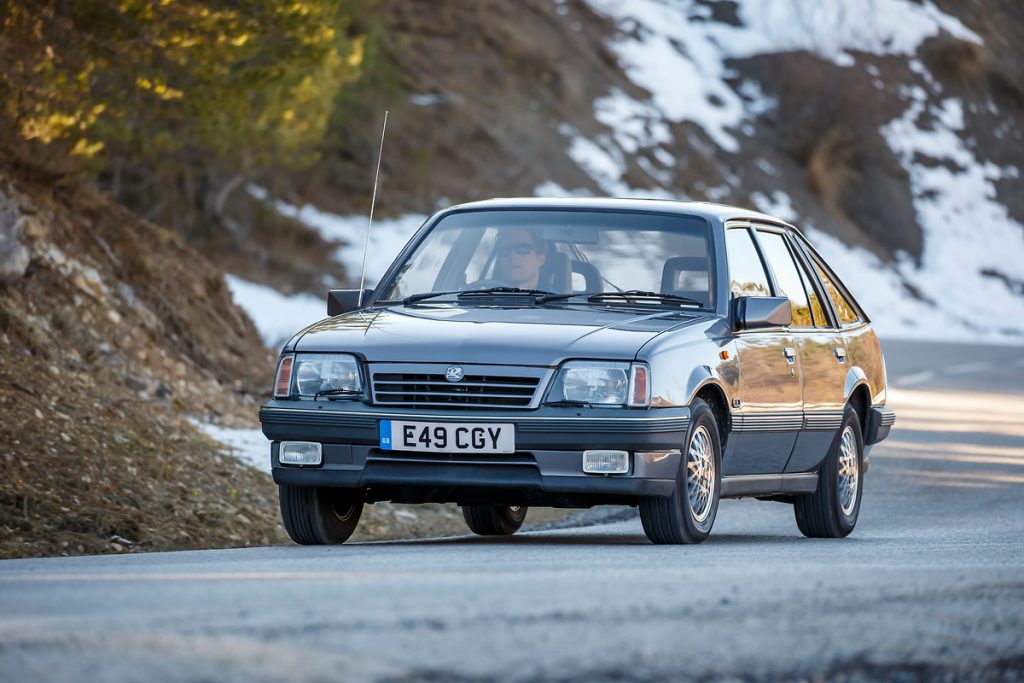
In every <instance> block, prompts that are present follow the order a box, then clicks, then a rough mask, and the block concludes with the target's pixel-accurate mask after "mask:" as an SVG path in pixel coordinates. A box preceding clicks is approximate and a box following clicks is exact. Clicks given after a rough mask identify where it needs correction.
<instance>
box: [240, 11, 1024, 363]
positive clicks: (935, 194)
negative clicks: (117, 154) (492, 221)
mask: <svg viewBox="0 0 1024 683" xmlns="http://www.w3.org/2000/svg"><path fill="white" fill-rule="evenodd" d="M555 6H556V8H557V9H558V13H559V14H563V15H569V14H570V8H569V6H568V4H567V3H565V2H563V1H562V0H555ZM589 7H590V8H591V9H592V10H593V11H594V12H596V13H597V14H598V15H601V16H603V17H605V18H606V19H607V20H608V21H609V22H610V23H611V25H613V26H614V28H615V31H614V32H613V33H612V34H611V35H610V37H608V38H607V47H608V48H609V49H610V50H611V52H612V53H613V54H614V55H615V56H616V57H617V58H618V60H619V63H620V65H621V67H622V70H623V71H624V73H625V75H626V77H627V78H628V80H629V81H630V82H631V84H632V86H634V87H625V86H623V87H619V86H609V87H607V88H605V89H604V90H605V92H604V94H603V95H602V96H600V97H598V98H596V99H595V100H594V102H593V111H592V112H591V116H592V120H588V121H584V120H564V121H559V122H556V123H554V124H552V125H553V126H554V128H555V130H556V131H557V133H558V135H560V137H561V139H563V140H564V141H565V156H566V157H567V158H568V159H571V160H572V162H574V163H575V165H576V167H577V168H578V169H580V170H582V171H583V173H584V177H585V178H589V179H590V180H591V181H592V183H593V184H592V185H589V186H588V187H580V186H579V184H580V183H579V182H573V181H572V180H570V179H567V178H566V177H560V176H556V177H550V178H548V179H547V181H546V182H543V183H541V184H539V185H536V186H535V187H534V190H533V192H534V194H537V195H543V196H557V195H580V194H589V193H592V192H593V191H594V189H593V188H595V187H596V188H597V189H598V191H600V192H601V193H603V194H607V195H617V196H655V197H667V198H672V197H674V198H680V199H709V200H712V201H715V200H727V201H730V202H748V203H750V204H752V205H753V206H754V208H758V209H761V210H763V211H766V212H769V213H774V214H776V215H779V216H780V217H782V218H784V219H787V220H790V221H792V222H794V223H795V224H796V225H798V226H799V227H801V228H803V229H804V230H805V232H806V233H807V235H808V237H809V238H810V239H811V241H812V242H813V243H814V244H815V245H816V246H817V248H818V249H819V250H820V251H821V252H822V253H823V254H824V255H825V257H826V258H827V259H828V260H829V262H830V263H831V264H832V265H833V266H834V268H835V269H836V270H837V272H838V273H839V275H840V277H841V278H842V279H843V280H844V281H845V282H846V284H847V285H848V286H849V287H850V288H851V289H852V290H853V292H854V293H855V294H856V295H857V297H858V299H859V300H860V301H861V303H862V304H863V305H864V307H865V308H866V309H867V311H868V313H869V314H870V315H871V316H872V318H873V319H874V322H875V324H876V327H877V328H878V330H879V332H880V333H881V334H882V335H883V336H889V337H911V338H914V337H919V338H932V339H934V338H942V339H976V340H985V341H1000V342H1009V343H1018V344H1019V343H1024V291H1021V290H1024V284H1021V283H1022V282H1024V268H1022V266H1021V264H1022V263H1024V225H1022V224H1021V223H1020V222H1019V221H1018V220H1016V219H1015V218H1014V216H1013V215H1012V213H1011V212H1010V211H1008V210H1007V207H1006V206H1005V205H1003V204H1002V203H1000V199H999V192H998V191H997V190H998V188H999V187H1000V186H1001V187H1003V190H1004V192H1005V187H1006V184H1007V183H1020V173H1021V170H1020V168H1019V167H1018V165H1017V164H1016V163H1014V162H1013V161H1012V160H1011V162H1010V163H1007V162H1006V160H1005V159H1004V160H1003V161H1002V163H995V162H993V161H991V160H990V155H986V153H985V152H984V151H983V150H982V149H981V148H980V147H979V145H978V143H977V140H976V139H975V136H974V135H973V134H972V131H971V129H970V126H969V125H968V123H967V122H966V120H965V119H966V118H967V117H969V116H970V115H973V114H974V113H976V112H977V111H979V108H981V109H983V110H984V112H985V113H986V115H990V116H993V117H998V116H999V115H1000V112H999V110H998V107H997V105H996V104H995V103H994V102H993V100H992V99H991V97H989V96H987V95H985V94H984V93H977V94H975V95H974V96H972V98H971V99H968V98H966V97H965V96H964V95H963V94H962V93H961V94H959V95H955V94H953V93H952V92H951V90H950V89H949V88H944V86H943V85H942V84H941V82H940V79H938V78H936V77H935V76H934V75H933V74H932V73H930V72H929V69H928V67H926V66H925V64H924V63H923V60H922V59H921V58H920V53H921V51H922V50H923V49H924V48H923V46H924V45H926V43H927V42H928V41H930V40H933V39H936V38H937V37H943V38H947V39H949V40H955V41H960V42H962V43H964V44H966V45H972V46H978V47H979V48H982V47H984V39H983V38H982V36H980V35H979V34H978V33H976V32H975V31H972V30H971V29H969V28H968V27H967V26H966V25H965V24H964V23H963V21H961V19H959V18H957V17H955V16H952V15H951V14H948V13H946V12H944V11H942V10H941V9H939V7H938V6H937V5H936V4H935V3H934V2H932V1H931V0H925V1H924V2H913V1H911V0H831V1H830V2H819V1H818V0H741V1H740V2H736V3H708V2H697V1H696V0H671V1H670V0H630V2H620V1H617V0H589ZM790 53H800V54H807V55H811V56H813V57H814V58H815V59H818V60H820V61H821V62H823V63H826V64H827V65H829V67H830V68H833V69H837V70H840V71H843V70H847V71H850V72H852V71H857V70H859V71H861V72H863V73H865V74H868V75H869V76H870V79H871V80H872V82H873V86H872V87H873V88H874V89H876V90H877V96H878V97H879V98H881V97H883V96H884V97H887V98H890V99H891V100H892V102H891V104H887V107H888V108H887V109H886V110H885V111H886V112H889V113H887V114H886V116H885V117H884V118H883V119H880V121H881V122H880V123H879V125H878V126H877V128H876V129H873V131H874V133H875V137H876V138H878V140H879V144H880V145H882V146H884V147H885V149H886V150H887V151H886V153H887V154H889V155H890V157H891V158H892V159H894V160H895V161H894V162H893V163H894V164H896V165H898V166H900V167H902V168H901V170H902V171H903V172H905V174H906V178H905V180H904V185H907V184H909V187H905V188H904V192H905V194H906V195H908V196H909V197H910V199H909V200H908V201H910V202H912V214H913V218H914V219H915V220H916V222H917V224H918V225H917V226H916V229H917V230H918V231H919V233H920V235H921V242H922V244H923V246H922V248H921V250H920V253H915V254H909V253H903V252H900V251H897V252H895V253H888V254H887V253H884V250H882V251H880V250H879V249H878V248H876V249H873V250H869V249H866V248H863V247H860V246H857V247H854V246H850V245H848V244H844V243H843V242H842V241H841V240H840V239H837V237H835V235H836V234H842V231H841V230H839V231H837V230H836V225H837V224H838V225H841V224H842V220H846V219H847V217H840V218H839V219H837V220H836V221H823V220H821V218H820V217H821V216H822V215H823V212H824V213H826V214H827V211H828V207H825V208H824V209H823V206H824V203H823V202H822V201H821V199H820V198H819V197H816V196H815V195H814V193H812V192H809V191H807V188H806V187H804V188H799V187H796V186H795V185H796V184H797V183H796V182H795V181H794V176H793V175H792V174H790V175H786V174H785V173H783V172H781V171H780V170H779V169H777V168H776V166H777V165H778V162H779V159H775V161H776V163H775V164H773V163H772V162H770V161H768V160H767V159H766V158H763V157H761V156H760V152H758V156H757V157H756V158H753V159H749V160H748V159H746V158H745V157H744V154H745V153H746V150H748V149H751V148H757V149H759V150H760V149H762V148H763V147H764V140H763V139H760V138H761V136H763V134H764V133H763V132H764V130H765V128H764V126H763V125H761V124H762V123H763V122H764V121H766V120H771V117H772V115H773V114H775V113H776V112H777V108H778V106H779V103H778V101H777V100H776V99H775V98H774V97H773V96H771V95H769V94H766V93H768V92H771V89H770V88H768V87H767V85H766V84H765V83H762V82H759V81H758V79H757V75H756V73H757V72H756V70H749V69H745V68H743V66H744V65H749V64H750V63H751V62H752V60H753V61H756V60H757V59H758V58H762V59H769V58H771V57H773V56H778V55H783V54H790ZM877 63H883V65H890V66H892V65H895V66H892V68H891V70H890V71H880V70H879V68H878V66H877ZM900 69H902V71H900ZM907 76H909V78H907ZM887 78H889V79H897V78H899V79H901V80H890V81H888V82H886V79H887ZM626 90H628V91H629V92H626ZM869 96H870V93H869ZM887 102H888V101H887ZM595 122H596V124H597V125H596V127H595ZM1007 125H1008V126H1009V124H1007ZM582 131H588V132H587V133H584V132H582ZM595 131H597V132H595ZM1016 134H1017V135H1018V136H1019V135H1020V131H1017V132H1016ZM683 149H690V150H694V149H696V150H698V151H699V152H700V154H701V155H702V157H703V158H705V159H710V160H711V163H712V164H713V165H714V164H715V163H716V162H720V163H717V171H718V173H717V177H718V178H719V179H720V180H715V181H712V180H708V182H707V183H703V182H702V181H701V180H700V179H699V178H698V180H697V181H695V182H690V183H689V184H688V185H686V186H685V187H684V186H682V185H681V184H680V181H679V173H678V171H679V170H680V169H679V166H680V164H682V163H684V162H683V161H681V159H684V158H685V157H684V156H681V155H680V150H683ZM781 161H782V162H786V161H789V162H792V160H791V159H788V160H787V159H782V160H781ZM747 163H749V164H752V165H755V166H756V167H757V169H759V172H760V173H762V178H766V179H767V181H761V183H760V185H758V186H756V187H755V186H751V185H749V184H748V183H749V180H748V177H747V176H746V175H745V174H744V173H742V172H739V171H738V169H737V165H738V164H739V165H742V164H747ZM636 169H640V171H641V172H640V173H638V172H636ZM575 177H576V178H579V175H578V174H577V175H576V176H575ZM709 178H710V175H709ZM802 184H804V185H806V181H802ZM1000 184H1001V185H1000ZM250 191H251V192H253V194H254V195H255V196H263V195H262V194H261V193H262V190H260V189H259V188H251V190H250ZM869 199H870V198H869ZM268 201H271V200H270V199H268ZM879 201H881V200H879ZM273 206H274V207H275V208H276V209H277V211H279V212H280V213H281V214H283V215H285V216H288V217H291V218H295V219H297V220H300V221H302V222H303V223H305V224H307V225H309V226H311V227H314V228H316V229H317V230H319V231H320V233H321V234H322V235H323V236H324V237H325V238H326V239H329V240H334V241H338V242H340V243H341V244H342V246H340V247H339V249H338V251H337V252H336V255H335V256H336V258H337V260H338V261H339V262H341V263H342V264H344V266H345V268H346V271H347V272H348V273H350V274H356V273H358V272H359V270H360V266H361V261H362V247H363V240H364V235H365V229H366V219H365V217H363V216H354V217H342V216H336V215H332V214H329V213H325V212H323V211H321V210H318V209H317V208H315V207H313V206H310V205H307V206H301V207H297V206H292V205H290V204H287V203H283V202H280V201H275V202H273ZM908 215H909V214H908ZM423 218H424V216H423V215H419V214H415V215H408V216H405V217H403V218H400V219H397V220H388V221H378V222H377V223H376V224H375V226H374V230H373V237H372V242H371V244H370V249H369V252H368V258H367V281H368V283H370V284H372V283H373V282H375V281H376V279H377V278H378V277H379V276H380V275H381V274H382V273H383V271H384V269H385V268H386V266H387V264H388V263H389V262H390V261H391V259H392V258H393V257H394V255H395V254H397V252H398V251H399V249H400V248H401V246H402V245H403V244H404V242H405V240H406V239H407V238H408V237H409V236H410V235H411V234H412V233H413V232H414V231H415V229H416V227H418V226H419V225H420V223H421V222H422V220H423ZM353 284H354V283H353ZM232 290H233V291H234V292H235V293H236V298H237V299H238V300H239V301H240V303H242V305H243V306H244V307H246V308H247V310H249V311H250V314H252V315H253V316H254V318H256V320H257V322H258V325H259V327H260V329H261V331H264V336H265V338H268V340H269V337H272V336H275V335H276V334H277V332H276V330H283V329H284V328H286V327H288V326H289V325H290V326H291V328H293V329H298V328H299V327H301V326H302V325H303V324H305V323H308V322H310V321H311V319H312V318H315V317H318V316H319V313H318V312H315V311H314V310H313V308H314V306H312V304H310V305H309V308H308V309H307V307H306V301H305V300H304V299H296V300H293V302H292V303H294V304H295V305H288V306H284V305H265V304H264V303H262V302H260V301H259V298H258V296H256V294H255V292H254V290H253V289H252V287H251V286H249V285H245V284H244V283H240V282H238V281H237V280H235V281H232ZM267 301H269V299H268V300H267ZM318 305H319V304H318ZM285 309H287V315H286V317H287V323H285V322H283V321H282V318H281V315H282V314H284V311H285ZM269 330H275V332H274V333H273V334H271V333H270V332H269Z"/></svg>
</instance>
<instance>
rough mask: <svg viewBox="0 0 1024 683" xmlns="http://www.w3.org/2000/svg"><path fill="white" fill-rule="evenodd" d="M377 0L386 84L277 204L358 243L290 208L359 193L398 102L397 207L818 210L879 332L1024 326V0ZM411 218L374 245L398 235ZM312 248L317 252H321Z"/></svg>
mask: <svg viewBox="0 0 1024 683" xmlns="http://www.w3.org/2000/svg"><path fill="white" fill-rule="evenodd" d="M378 7H379V10H380V15H381V17H382V18H383V20H384V21H386V22H387V27H388V30H387V31H386V32H385V34H384V35H385V39H384V40H385V42H384V46H383V47H382V54H383V57H382V60H383V62H384V64H385V66H386V68H382V70H383V71H384V72H385V73H386V74H388V76H389V78H388V79H385V81H386V82H387V83H389V84H391V85H390V86H389V87H382V86H381V85H380V82H379V81H374V80H373V79H370V80H367V81H364V82H362V83H360V84H359V85H358V86H357V87H356V94H355V95H352V96H351V100H353V103H352V104H351V105H350V106H352V107H354V108H355V110H357V111H358V112H359V113H360V114H361V116H359V117H356V119H355V120H354V121H350V122H349V124H348V125H346V126H345V127H343V129H342V128H338V129H336V130H335V131H334V133H333V135H332V137H331V142H330V144H329V145H328V146H327V147H326V148H325V155H324V157H323V159H322V160H321V162H320V163H319V164H318V165H317V166H315V167H314V168H312V169H311V170H309V171H308V172H305V173H299V174H294V175H291V176H289V177H287V178H281V177H279V176H276V175H273V174H271V175H268V176H266V177H264V178H263V179H261V180H259V181H258V184H259V186H260V187H263V188H269V190H270V192H271V195H273V196H276V197H277V198H278V199H279V200H283V202H284V203H283V204H281V203H278V204H276V205H274V204H264V206H266V207H268V208H273V207H274V206H276V210H277V211H278V213H283V214H284V215H287V216H289V217H290V218H296V217H297V218H300V221H302V222H304V223H305V224H306V225H307V227H313V228H316V229H317V231H319V233H320V235H321V237H323V238H326V239H328V240H332V239H333V240H340V241H342V242H344V241H346V240H349V241H358V242H361V240H362V236H361V233H360V232H359V231H358V230H353V229H350V228H351V226H349V227H346V226H343V225H340V224H339V223H338V222H337V221H334V222H332V220H331V217H330V216H327V217H325V216H324V215H323V214H322V213H311V212H310V211H307V213H306V215H305V216H301V215H300V212H299V209H298V208H296V207H300V206H303V205H306V204H307V203H311V204H312V205H315V206H316V207H317V209H318V210H319V211H320V212H328V213H330V214H338V215H340V216H349V215H360V214H362V213H364V212H365V209H366V207H367V206H368V204H369V190H370V183H371V181H372V174H371V169H372V165H373V160H374V159H373V158H374V155H375V153H376V144H375V143H376V139H377V136H378V135H379V130H380V129H379V126H380V115H381V113H382V112H383V110H384V109H385V108H388V109H390V110H391V115H390V118H389V130H388V139H387V143H386V150H385V156H384V162H383V171H382V174H383V175H382V183H381V197H380V201H379V204H378V208H379V210H380V211H382V212H383V213H385V214H391V215H392V216H396V217H397V216H407V215H415V216H422V215H424V214H429V213H430V212H431V211H432V210H434V209H435V208H436V207H437V206H439V205H443V204H448V203H452V202H458V201H464V200H472V199H478V198H482V197H491V196H516V195H534V194H544V195H564V194H594V195H618V196H664V197H676V198H691V199H706V200H711V201H722V202H728V203H735V204H740V205H746V206H754V207H757V208H760V209H763V210H766V211H769V212H774V213H776V214H778V215H781V216H782V217H784V218H788V219H791V220H794V221H795V222H796V223H797V224H798V225H800V226H801V227H803V228H805V229H806V230H807V231H808V233H809V234H810V235H811V237H812V239H813V240H814V241H815V242H816V243H817V245H818V247H819V248H820V249H821V250H822V251H824V252H826V254H827V256H828V257H829V258H830V259H832V260H834V261H836V266H837V268H838V269H839V270H840V273H841V274H844V273H845V274H846V275H847V279H849V280H856V281H853V282H851V286H852V287H853V288H854V290H855V291H856V292H857V293H858V295H859V296H860V297H861V298H862V299H863V300H864V301H863V303H864V304H865V305H866V307H867V308H868V310H870V311H872V313H873V315H874V317H875V318H876V319H877V321H878V322H879V323H880V325H881V326H882V328H883V331H884V332H886V333H888V334H891V335H899V336H918V337H927V336H931V335H934V334H939V333H941V334H950V333H952V334H954V336H959V337H966V338H984V339H993V340H1004V341H1014V340H1016V343H1019V342H1020V341H1021V340H1024V323H1022V322H1021V320H1024V276H1022V274H1021V271H1020V267H1019V263H1020V261H1021V259H1022V258H1024V192H1022V191H1021V190H1022V181H1021V177H1020V173H1021V170H1020V165H1021V160H1022V159H1024V71H1022V67H1021V64H1024V48H1022V47H1021V43H1020V41H1019V40H1017V39H1016V36H1019V35H1020V34H1021V33H1022V32H1024V12H1022V11H1021V6H1020V4H1019V3H1016V2H1013V1H1012V0H991V1H989V0H986V1H984V2H982V1H980V0H977V1H974V2H954V1H945V2H932V1H931V0H927V1H925V2H913V1H911V0H848V1H837V2H833V3H814V2H801V1H800V0H774V1H772V2H761V1H759V0H758V1H754V0H747V1H741V2H734V1H731V0H730V1H713V0H679V1H676V2H669V1H668V0H637V1H636V2H629V3H619V2H610V1H608V0H589V1H584V0H526V1H524V2H519V3H514V4H512V3H506V2H501V1H500V0H491V1H485V2H477V3H461V2H440V3H438V2H426V1H425V0H420V1H417V0H383V1H382V2H381V3H379V5H378ZM247 200H251V195H250V196H248V197H247ZM310 208H311V207H310ZM411 223H412V224H415V221H411ZM292 224H293V225H294V221H292ZM364 225H365V224H364ZM296 229H298V230H301V229H302V228H301V227H297V228H296ZM285 232H288V230H287V229H285V230H277V231H275V233H274V234H275V238H274V239H275V240H276V241H280V240H281V239H282V237H281V235H282V234H283V233H285ZM295 234H300V233H295ZM301 234H303V235H307V236H306V237H303V239H312V240H313V241H316V240H315V238H310V237H308V233H301ZM404 236H405V235H404V234H398V233H396V234H395V235H391V236H389V238H388V239H387V240H385V241H378V242H377V243H375V244H374V251H376V252H387V254H386V256H390V254H393V253H394V252H395V251H397V249H398V246H399V245H400V243H401V241H402V238H403V237H404ZM320 247H321V245H320V244H317V248H316V249H315V250H312V249H311V252H313V251H315V255H316V257H318V258H320V259H322V258H323V254H324V253H325V252H324V251H323V250H322V248H320ZM312 256H313V254H312V253H311V258H312ZM337 260H338V261H340V262H341V263H340V268H339V267H336V268H333V269H327V270H329V272H330V275H331V277H333V278H335V280H337V279H344V274H343V273H342V272H341V271H342V269H343V268H344V267H345V266H346V265H348V266H349V267H350V268H351V265H352V263H351V261H350V260H347V259H346V257H345V254H344V252H341V253H339V257H338V259H337ZM384 260H386V257H385V258H384ZM282 268H283V270H282V269H278V270H277V271H275V273H274V274H273V277H270V278H267V277H266V276H265V275H264V274H263V273H262V272H261V268H259V267H253V266H251V265H246V264H237V263H234V264H231V265H230V266H229V270H232V269H233V270H234V272H237V273H238V274H240V275H241V276H242V277H244V278H247V279H252V280H256V281H260V282H265V283H267V284H270V285H272V286H275V288H276V289H278V290H279V291H286V292H288V291H295V289H294V285H291V284H289V285H284V286H283V287H282V285H281V284H280V283H281V281H282V280H287V281H289V282H290V283H295V282H300V281H301V282H304V283H305V286H302V287H299V289H304V290H306V291H310V292H315V293H318V294H319V293H320V292H321V291H322V289H323V287H324V284H323V283H316V282H313V281H312V280H311V279H310V278H308V277H306V276H304V275H302V274H301V273H300V274H298V275H297V276H296V277H290V276H284V275H283V272H284V270H287V268H286V267H284V264H282ZM857 273H862V274H863V276H862V277H856V278H855V277H852V276H853V275H855V274H857ZM335 280H332V281H335ZM951 282H956V283H957V286H956V287H955V288H952V289H951V288H950V287H949V283H951ZM979 301H981V302H985V304H984V305H982V306H979V305H978V302H979Z"/></svg>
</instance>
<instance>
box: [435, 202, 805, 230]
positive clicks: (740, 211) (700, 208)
mask: <svg viewBox="0 0 1024 683" xmlns="http://www.w3.org/2000/svg"><path fill="white" fill-rule="evenodd" d="M462 209H471V210H478V209H598V210H605V211H607V210H619V211H663V212H667V213H679V214H686V215H688V216H699V217H701V218H704V219H706V220H709V221H711V222H713V223H715V222H720V223H724V222H725V221H728V220H756V221H764V222H768V223H775V224H778V225H787V226H789V227H793V226H792V225H791V224H790V223H788V222H787V221H784V220H782V219H781V218H778V217H776V216H771V215H768V214H765V213H761V212H760V211H754V210H752V209H744V208H742V207H739V206H730V205H728V204H714V203H711V202H680V201H675V200H670V199H639V198H612V197H500V198H495V199H485V200H482V201H476V202H468V203H465V204H458V205H456V206H453V207H451V209H449V210H462Z"/></svg>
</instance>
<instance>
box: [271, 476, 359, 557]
mask: <svg viewBox="0 0 1024 683" xmlns="http://www.w3.org/2000/svg"><path fill="white" fill-rule="evenodd" d="M277 492H278V498H279V499H280V501H281V521H283V522H284V528H285V531H287V532H288V535H289V536H290V537H291V539H292V540H293V541H295V542H296V543H298V544H299V545H338V544H339V543H344V542H345V541H347V540H348V538H349V536H351V535H352V532H353V531H355V530H356V526H357V525H358V524H359V516H360V515H362V513H363V500H362V497H361V496H360V494H359V492H358V491H350V490H348V489H336V488H314V487H309V486H285V485H283V484H282V485H280V486H278V487H277Z"/></svg>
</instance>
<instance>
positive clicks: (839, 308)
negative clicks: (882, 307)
mask: <svg viewBox="0 0 1024 683" xmlns="http://www.w3.org/2000/svg"><path fill="white" fill-rule="evenodd" d="M814 267H815V268H817V269H818V275H819V276H821V281H822V282H823V283H824V284H825V290H826V291H827V292H828V297H829V298H830V299H832V304H833V305H834V306H835V307H836V314H837V315H839V322H840V323H841V324H843V325H847V324H849V323H855V322H857V321H858V320H860V316H859V315H857V309H855V308H854V307H853V306H852V305H851V304H850V302H849V301H847V300H846V297H844V296H843V295H842V294H841V293H840V291H839V289H838V288H837V287H836V286H835V283H833V282H832V280H831V278H829V276H828V275H827V274H826V273H825V269H824V268H822V267H821V266H819V265H818V264H817V263H815V264H814Z"/></svg>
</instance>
